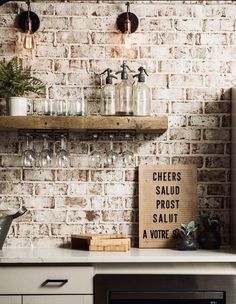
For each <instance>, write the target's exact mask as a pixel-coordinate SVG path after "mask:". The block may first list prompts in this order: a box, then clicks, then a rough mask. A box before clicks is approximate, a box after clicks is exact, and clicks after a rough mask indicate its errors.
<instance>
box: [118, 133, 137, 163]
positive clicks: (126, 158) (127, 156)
mask: <svg viewBox="0 0 236 304" xmlns="http://www.w3.org/2000/svg"><path fill="white" fill-rule="evenodd" d="M129 138H130V134H125V139H126V142H125V150H124V151H123V152H122V155H121V156H122V160H123V164H124V165H126V166H127V165H131V164H132V162H133V157H134V154H133V152H132V151H130V150H129V149H128V140H129Z"/></svg>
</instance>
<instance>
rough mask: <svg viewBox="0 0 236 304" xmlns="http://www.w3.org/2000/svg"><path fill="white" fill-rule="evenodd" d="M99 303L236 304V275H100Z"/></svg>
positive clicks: (96, 286)
mask: <svg viewBox="0 0 236 304" xmlns="http://www.w3.org/2000/svg"><path fill="white" fill-rule="evenodd" d="M94 291H95V301H94V303H95V304H226V303H227V304H235V303H236V302H235V299H236V278H235V276H215V275H209V276H208V275H109V274H107V275H106V274H101V275H96V276H95V279H94Z"/></svg>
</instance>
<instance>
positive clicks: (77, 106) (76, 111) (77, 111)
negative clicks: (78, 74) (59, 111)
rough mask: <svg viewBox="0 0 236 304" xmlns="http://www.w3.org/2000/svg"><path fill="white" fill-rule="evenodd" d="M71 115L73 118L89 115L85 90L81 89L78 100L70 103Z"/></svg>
mask: <svg viewBox="0 0 236 304" xmlns="http://www.w3.org/2000/svg"><path fill="white" fill-rule="evenodd" d="M70 114H71V115H73V116H84V115H87V103H86V101H85V99H84V90H83V88H80V92H79V95H78V96H77V99H73V100H71V102H70Z"/></svg>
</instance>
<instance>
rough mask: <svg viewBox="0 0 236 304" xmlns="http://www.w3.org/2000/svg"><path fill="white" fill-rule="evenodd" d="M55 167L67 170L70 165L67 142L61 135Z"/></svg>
mask: <svg viewBox="0 0 236 304" xmlns="http://www.w3.org/2000/svg"><path fill="white" fill-rule="evenodd" d="M57 165H58V166H59V167H60V168H67V167H69V165H70V159H69V152H68V149H67V141H66V137H65V136H64V135H61V143H60V149H59V151H58V153H57Z"/></svg>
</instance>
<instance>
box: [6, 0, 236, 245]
mask: <svg viewBox="0 0 236 304" xmlns="http://www.w3.org/2000/svg"><path fill="white" fill-rule="evenodd" d="M86 2H87V3H85V1H77V2H70V3H69V2H60V1H41V2H40V1H37V2H33V3H32V10H33V11H35V12H36V13H37V14H38V15H39V16H40V20H41V27H40V30H39V31H38V32H37V34H36V48H35V50H34V52H33V53H32V54H31V53H30V52H29V51H26V50H24V49H23V48H22V37H21V34H20V33H19V31H18V30H17V29H16V28H15V27H14V20H15V17H16V14H17V12H18V10H19V9H20V8H24V9H26V5H25V2H13V1H11V2H9V3H8V4H5V5H3V6H1V7H0V44H1V47H0V56H1V59H3V58H6V60H9V59H11V58H12V57H13V56H15V55H17V56H18V57H19V58H21V59H22V62H23V64H24V65H25V66H26V65H28V64H31V65H32V69H33V71H34V74H35V75H36V76H37V77H40V78H41V79H42V80H43V81H45V82H46V83H47V86H46V98H51V99H53V100H62V99H74V98H76V97H77V94H78V90H79V89H78V88H80V87H83V88H84V94H85V97H86V100H87V101H88V108H89V113H91V114H92V113H93V114H94V113H98V112H99V106H100V99H99V86H100V76H99V75H98V74H99V73H101V72H102V71H103V70H104V69H105V68H107V67H110V68H112V69H113V70H115V71H117V70H119V66H120V64H121V63H122V60H123V59H125V60H127V61H128V63H129V65H130V67H131V68H132V69H134V70H137V68H138V67H139V66H140V65H143V66H144V67H145V68H146V69H147V71H148V73H149V74H150V77H149V78H148V84H149V86H150V87H151V89H152V113H153V114H168V120H169V128H168V130H167V131H166V132H165V133H164V134H162V135H160V136H158V135H147V136H145V135H138V136H137V138H135V139H134V140H133V142H130V143H129V147H130V149H131V150H133V152H134V153H135V158H134V161H133V163H132V165H130V166H129V167H125V166H124V165H122V163H121V162H118V163H117V164H116V167H115V168H111V167H105V168H104V167H103V166H102V167H101V168H95V167H92V166H91V163H90V161H89V159H90V158H89V154H90V152H91V151H93V149H94V147H95V149H97V148H99V147H100V148H101V149H104V147H108V146H109V141H108V140H107V139H106V138H104V139H103V138H100V139H98V142H94V141H93V140H91V139H90V138H89V137H88V136H82V135H78V134H71V135H70V153H71V167H70V168H68V169H57V168H52V169H39V168H35V169H23V168H22V167H21V162H20V154H21V152H22V142H21V140H20V139H19V137H18V134H17V133H16V132H13V133H10V134H6V133H0V160H1V169H0V180H1V182H0V195H1V196H0V210H1V211H2V213H6V212H8V213H11V212H13V211H15V209H17V208H18V207H19V206H20V205H21V204H24V205H25V206H26V207H27V208H28V209H29V212H28V214H27V215H25V216H24V217H22V218H20V219H19V220H18V222H17V221H16V222H15V223H14V224H13V226H12V229H11V232H10V235H9V237H8V239H7V241H6V246H9V247H11V246H36V247H37V246H38V247H42V246H46V247H48V246H58V245H65V244H66V243H67V242H68V240H69V239H70V234H71V233H76V232H79V233H99V232H107V233H116V232H124V233H128V234H129V235H131V236H133V240H134V243H137V236H138V184H137V166H138V165H139V164H144V163H148V164H150V163H151V164H159V163H161V164H179V163H181V164H189V163H193V164H196V165H197V167H198V207H199V213H200V214H201V213H206V212H210V213H211V214H217V215H219V216H220V219H221V232H222V236H223V243H224V244H225V245H228V244H229V242H230V120H231V115H230V107H231V96H230V88H231V87H232V86H233V85H234V84H235V82H236V77H235V76H236V32H235V29H236V21H235V19H236V2H234V1H131V11H132V12H134V13H135V14H136V15H137V16H138V17H139V21H140V24H139V28H138V30H137V32H136V33H134V34H133V45H132V48H131V49H130V50H125V49H124V46H123V44H122V35H121V33H120V32H119V31H118V30H117V29H116V18H117V16H118V15H119V14H120V13H122V12H124V11H125V8H126V7H125V3H124V2H125V1H113V2H112V1H98V2H99V3H96V1H86ZM43 101H44V98H43V96H42V97H40V98H34V99H31V100H30V104H29V114H38V113H39V112H40V111H41V110H42V105H43ZM40 145H41V142H39V143H38V146H40ZM36 146H37V143H36ZM114 147H115V150H116V151H117V152H119V153H121V151H122V147H123V148H124V142H122V141H120V140H117V139H115V140H114Z"/></svg>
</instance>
